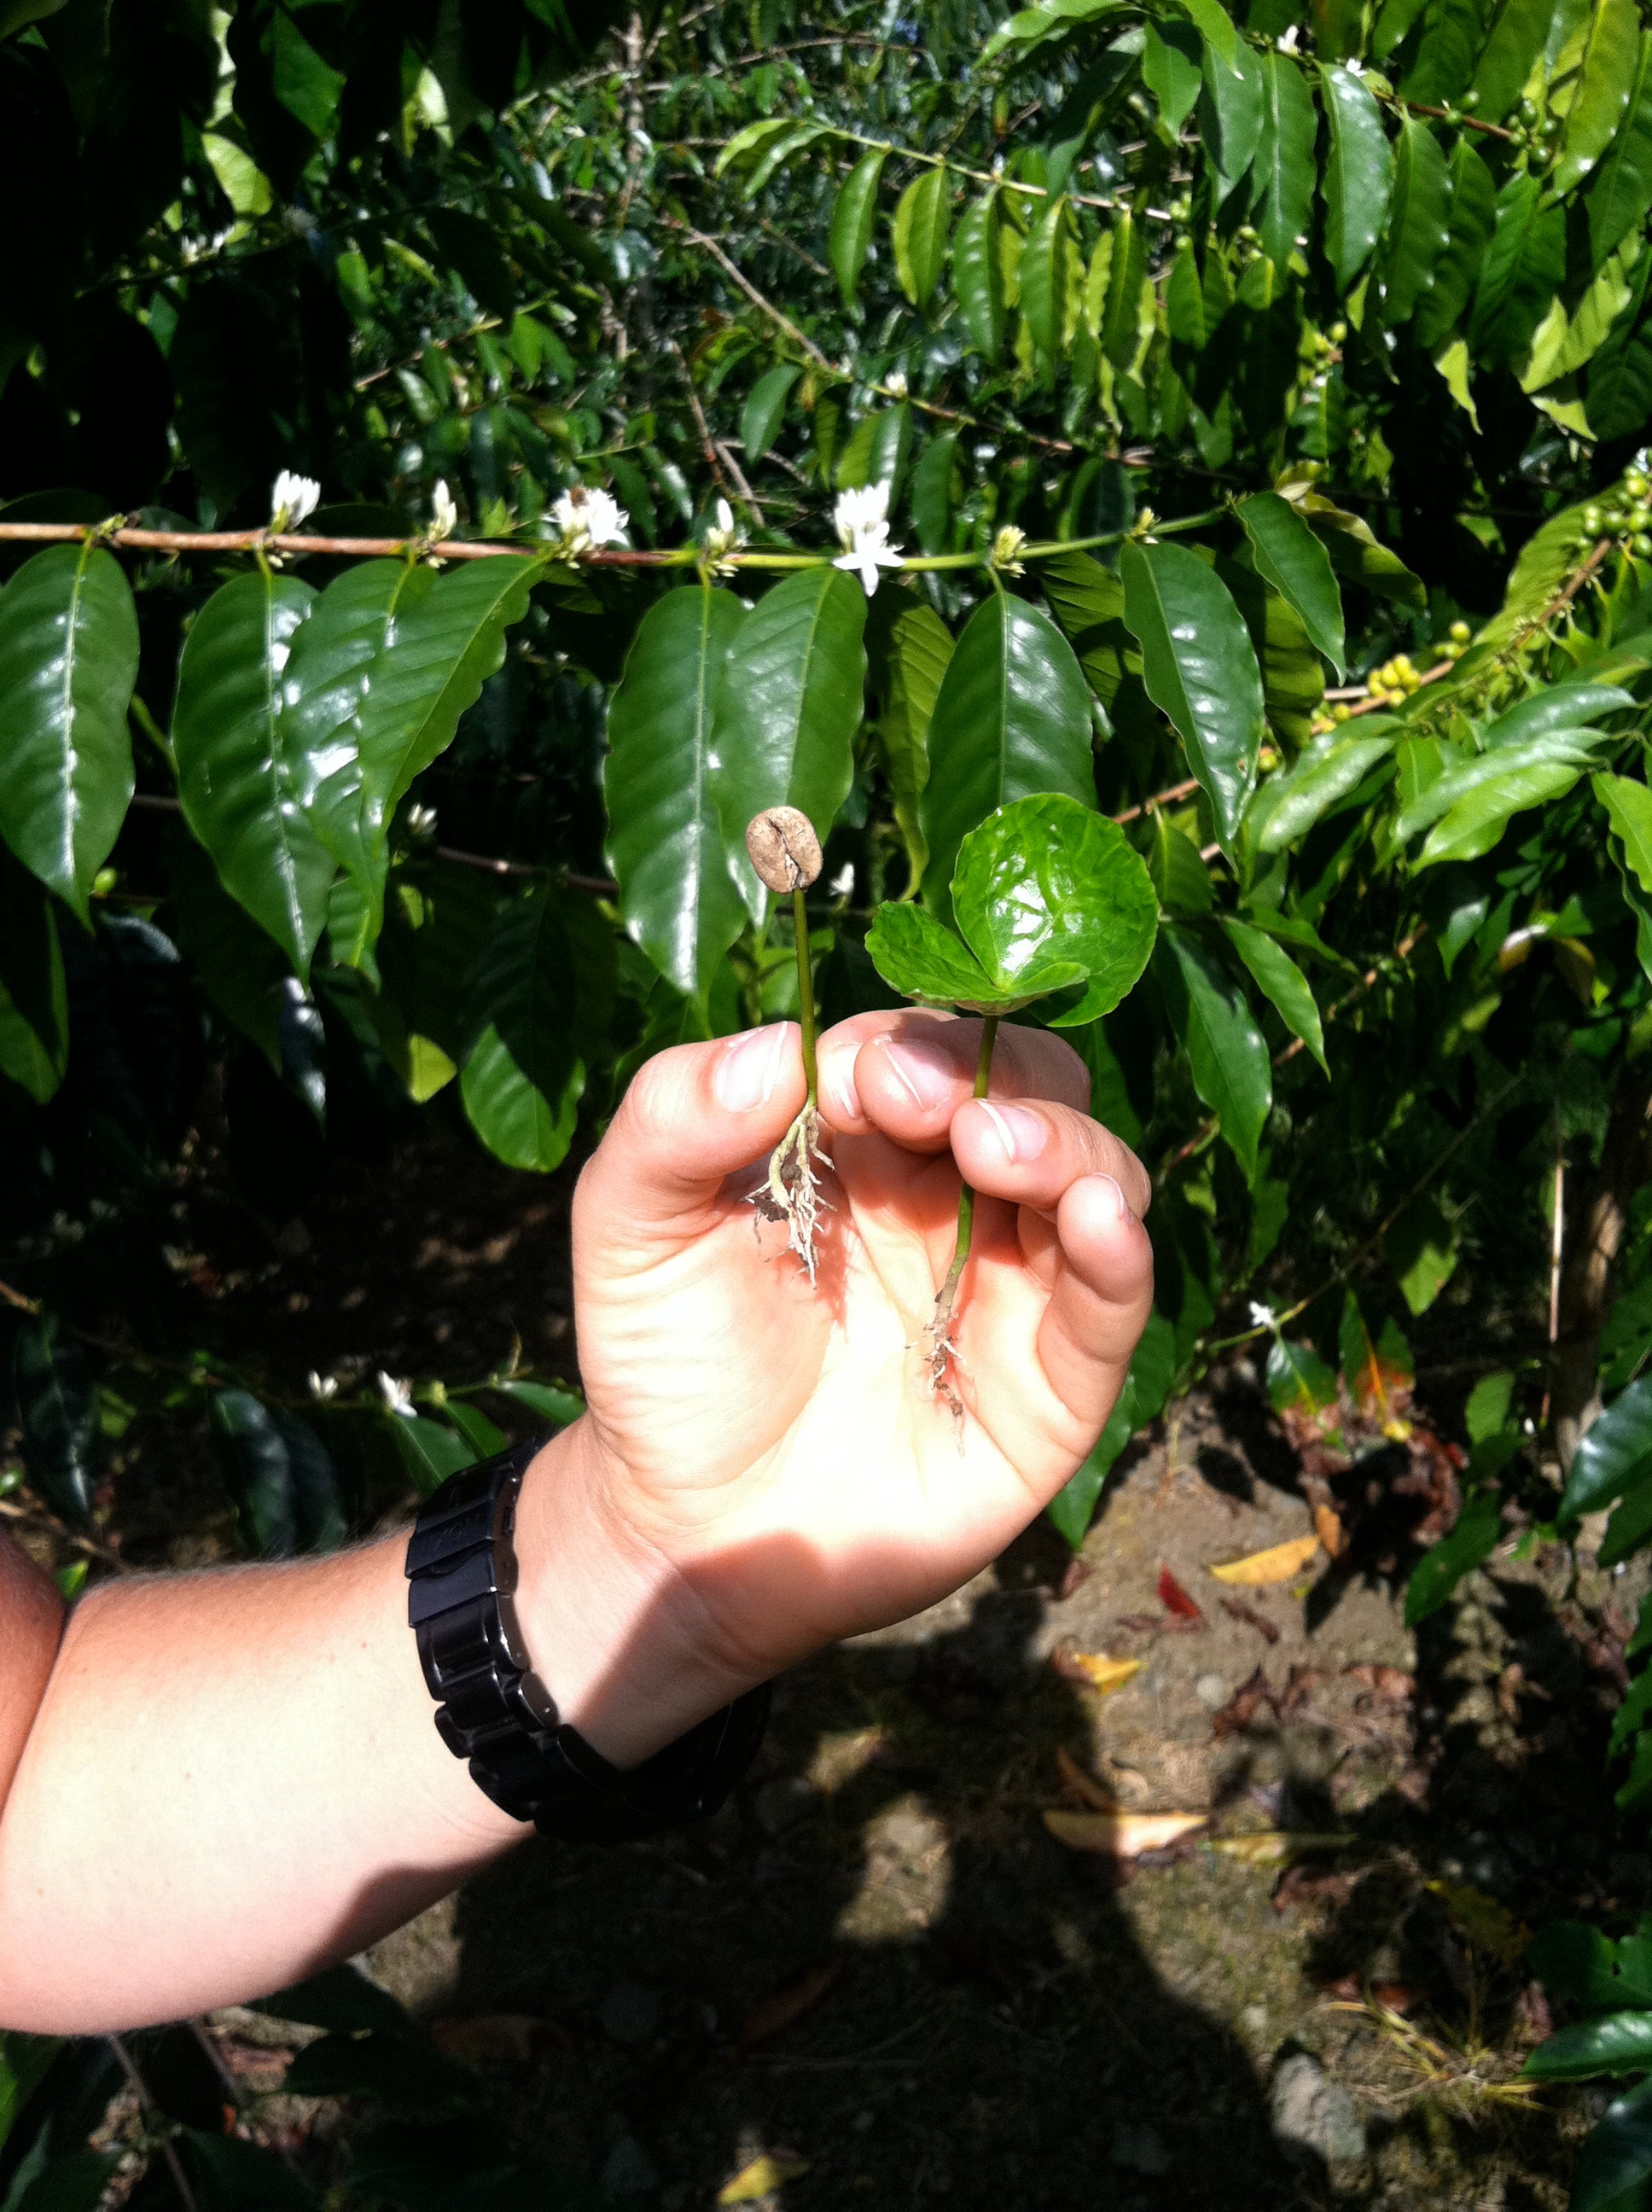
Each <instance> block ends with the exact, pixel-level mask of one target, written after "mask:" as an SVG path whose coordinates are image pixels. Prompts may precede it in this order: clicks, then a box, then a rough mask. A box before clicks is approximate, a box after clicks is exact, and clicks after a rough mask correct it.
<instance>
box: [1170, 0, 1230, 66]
mask: <svg viewBox="0 0 1652 2212" xmlns="http://www.w3.org/2000/svg"><path fill="white" fill-rule="evenodd" d="M1181 8H1182V9H1183V11H1184V13H1185V14H1187V15H1188V16H1189V17H1190V18H1191V19H1192V21H1193V25H1194V27H1195V28H1196V29H1197V30H1198V31H1199V32H1200V33H1201V34H1202V35H1203V37H1204V38H1205V40H1206V42H1207V43H1208V44H1209V45H1210V46H1213V47H1214V48H1215V50H1216V52H1217V55H1218V58H1219V59H1220V60H1221V62H1222V64H1223V65H1224V68H1227V69H1231V68H1232V67H1233V66H1234V64H1235V63H1236V61H1237V60H1238V58H1239V53H1240V46H1239V33H1238V32H1237V31H1236V29H1235V28H1234V25H1233V18H1232V16H1231V15H1229V13H1228V11H1227V9H1225V8H1224V6H1223V5H1222V0H1181Z"/></svg>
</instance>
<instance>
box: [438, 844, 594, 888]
mask: <svg viewBox="0 0 1652 2212" xmlns="http://www.w3.org/2000/svg"><path fill="white" fill-rule="evenodd" d="M436 857H437V859H438V860H452V862H453V863H454V864H455V866H459V867H461V868H479V869H481V871H482V872H483V874H484V875H489V876H543V875H544V874H545V873H546V872H547V871H546V870H545V869H544V867H540V866H537V865H536V864H535V863H534V862H533V861H531V860H497V859H495V857H494V856H493V855H492V854H488V853H462V852H460V850H459V848H458V847H457V846H456V845H438V846H437V848H436ZM556 872H557V874H558V875H559V877H560V878H561V880H562V882H563V883H564V884H567V886H568V889H569V890H571V891H589V892H590V893H591V894H592V897H593V898H617V897H618V896H619V890H620V887H619V885H618V884H616V883H612V882H610V880H609V878H607V877H606V876H581V875H576V874H575V873H574V870H573V869H572V868H565V869H561V870H558V871H556Z"/></svg>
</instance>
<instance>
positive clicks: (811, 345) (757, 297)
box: [663, 216, 842, 376]
mask: <svg viewBox="0 0 1652 2212" xmlns="http://www.w3.org/2000/svg"><path fill="white" fill-rule="evenodd" d="M663 220H664V221H665V223H666V224H667V225H668V227H669V228H671V229H672V230H677V231H681V232H682V234H683V237H684V238H686V239H687V240H688V241H689V245H690V246H703V247H704V248H705V250H706V252H708V253H709V254H710V256H711V258H712V259H713V260H714V262H715V263H716V264H717V265H718V267H719V268H720V269H721V270H723V271H724V273H725V274H726V275H727V276H732V278H733V279H734V282H735V283H737V284H738V286H739V288H740V289H741V290H742V291H743V292H744V294H745V295H746V297H747V299H748V300H750V302H751V304H752V305H753V307H761V308H762V312H763V313H764V314H766V315H767V316H768V319H769V320H770V321H771V322H773V323H775V324H777V325H779V327H780V329H781V330H783V331H785V332H786V334H787V337H789V338H790V339H791V340H792V342H793V344H794V345H799V346H801V347H802V349H803V350H804V351H805V353H806V354H807V355H808V356H809V358H810V360H811V362H814V364H815V366H816V368H823V369H825V370H826V371H827V372H828V374H830V375H832V376H838V375H841V374H842V372H841V370H839V369H835V368H833V367H832V364H831V362H829V361H828V360H827V358H826V356H825V355H824V354H823V353H822V351H821V349H820V348H819V347H818V346H817V344H816V343H815V342H814V340H813V339H812V338H811V337H805V335H804V333H803V332H802V331H800V330H799V328H798V326H797V325H796V324H795V323H794V322H793V320H792V319H791V317H790V316H789V315H786V314H782V313H781V312H780V309H779V308H778V307H776V306H775V305H774V301H772V300H770V299H768V298H766V297H765V296H764V295H763V294H762V293H761V292H760V291H759V290H758V289H757V288H756V285H755V284H754V283H752V281H751V279H750V277H749V276H747V275H746V274H745V272H744V270H742V269H740V268H738V266H737V265H736V264H735V263H733V262H732V261H731V260H730V259H729V257H728V256H727V254H726V253H725V252H724V251H723V249H722V247H721V246H720V245H719V244H718V243H717V240H715V239H714V238H708V237H707V235H706V234H705V232H704V231H703V230H695V228H693V226H692V225H691V224H689V223H686V222H677V220H676V218H675V217H674V216H665V217H664V218H663Z"/></svg>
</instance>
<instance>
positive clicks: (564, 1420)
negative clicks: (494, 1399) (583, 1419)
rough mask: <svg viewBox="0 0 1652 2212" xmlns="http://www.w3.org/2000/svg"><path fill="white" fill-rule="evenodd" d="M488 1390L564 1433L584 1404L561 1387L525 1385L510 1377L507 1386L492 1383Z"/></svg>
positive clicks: (576, 1394)
mask: <svg viewBox="0 0 1652 2212" xmlns="http://www.w3.org/2000/svg"><path fill="white" fill-rule="evenodd" d="M489 1388H490V1389H495V1390H498V1391H501V1393H502V1394H503V1395H505V1396H506V1397H507V1398H513V1399H514V1400H515V1401H516V1402H517V1404H518V1405H519V1406H525V1407H527V1408H528V1410H529V1412H530V1413H537V1414H538V1417H539V1419H541V1420H542V1421H550V1422H551V1423H552V1424H553V1425H555V1426H556V1427H557V1428H559V1429H565V1428H567V1427H568V1424H569V1423H570V1422H572V1421H577V1420H578V1419H579V1418H580V1414H581V1413H584V1411H585V1400H584V1399H583V1398H582V1397H581V1396H580V1394H579V1392H578V1391H577V1390H569V1389H563V1388H562V1387H561V1386H560V1385H556V1384H552V1383H524V1382H522V1381H520V1380H519V1379H517V1378H514V1377H513V1379H512V1380H511V1381H510V1382H508V1383H491V1384H490V1385H489Z"/></svg>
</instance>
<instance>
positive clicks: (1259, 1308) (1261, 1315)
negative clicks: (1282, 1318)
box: [1250, 1298, 1279, 1328]
mask: <svg viewBox="0 0 1652 2212" xmlns="http://www.w3.org/2000/svg"><path fill="white" fill-rule="evenodd" d="M1250 1325H1251V1327H1252V1328H1278V1326H1279V1317H1278V1315H1277V1314H1276V1313H1275V1312H1274V1310H1273V1309H1272V1306H1265V1305H1263V1304H1261V1303H1260V1300H1258V1299H1256V1298H1253V1299H1252V1300H1251V1302H1250Z"/></svg>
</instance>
